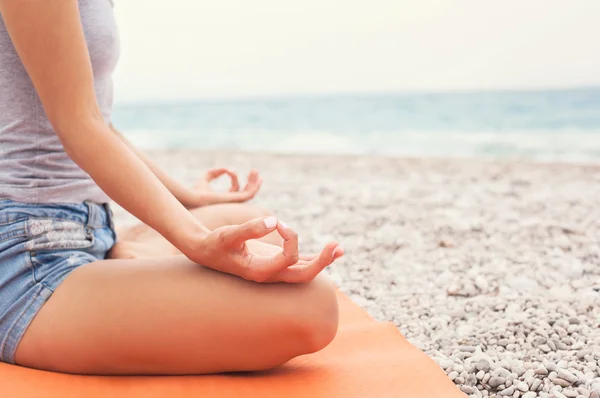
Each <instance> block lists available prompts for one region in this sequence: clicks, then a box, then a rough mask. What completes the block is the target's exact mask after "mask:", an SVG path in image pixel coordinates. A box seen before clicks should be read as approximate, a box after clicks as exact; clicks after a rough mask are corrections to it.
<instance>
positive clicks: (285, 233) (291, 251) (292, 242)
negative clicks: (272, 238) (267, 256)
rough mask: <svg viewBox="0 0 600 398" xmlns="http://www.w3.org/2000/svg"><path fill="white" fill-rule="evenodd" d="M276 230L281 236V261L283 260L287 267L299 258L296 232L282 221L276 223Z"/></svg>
mask: <svg viewBox="0 0 600 398" xmlns="http://www.w3.org/2000/svg"><path fill="white" fill-rule="evenodd" d="M277 232H279V235H280V236H281V237H282V238H283V251H282V252H281V254H280V256H281V257H282V258H281V261H283V262H285V263H286V266H287V267H289V266H290V265H294V264H296V263H297V262H298V260H299V258H300V256H299V253H298V234H297V233H296V232H295V231H294V230H293V229H291V228H290V227H288V226H287V225H286V224H285V223H284V222H282V221H279V222H278V223H277ZM276 260H277V257H276Z"/></svg>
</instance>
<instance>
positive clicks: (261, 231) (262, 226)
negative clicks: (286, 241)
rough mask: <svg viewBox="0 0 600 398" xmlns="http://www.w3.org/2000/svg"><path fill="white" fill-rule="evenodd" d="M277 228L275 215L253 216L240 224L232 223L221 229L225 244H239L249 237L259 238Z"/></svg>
mask: <svg viewBox="0 0 600 398" xmlns="http://www.w3.org/2000/svg"><path fill="white" fill-rule="evenodd" d="M276 229H277V219H276V218H275V217H263V218H255V219H253V220H250V221H247V222H245V223H243V224H240V225H232V226H230V227H228V228H227V229H226V230H225V231H223V240H224V241H225V242H226V243H227V244H241V243H244V242H245V241H247V240H250V239H260V238H262V237H264V236H266V235H268V234H270V233H271V232H273V231H275V230H276Z"/></svg>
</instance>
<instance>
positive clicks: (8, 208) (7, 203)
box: [0, 199, 114, 229]
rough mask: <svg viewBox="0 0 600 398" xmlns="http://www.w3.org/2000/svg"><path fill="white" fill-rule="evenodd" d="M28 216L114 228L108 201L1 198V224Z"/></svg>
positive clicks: (93, 226) (94, 226)
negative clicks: (56, 202) (34, 201)
mask: <svg viewBox="0 0 600 398" xmlns="http://www.w3.org/2000/svg"><path fill="white" fill-rule="evenodd" d="M28 218H47V219H52V220H66V221H75V222H78V223H81V224H85V225H87V226H89V227H92V228H102V227H105V226H109V227H110V228H112V229H114V224H113V213H112V210H111V209H110V205H109V204H108V203H103V204H99V203H92V202H83V203H73V204H71V203H63V204H54V203H23V202H16V201H14V200H11V199H0V225H2V224H10V223H13V222H17V221H19V220H23V219H28Z"/></svg>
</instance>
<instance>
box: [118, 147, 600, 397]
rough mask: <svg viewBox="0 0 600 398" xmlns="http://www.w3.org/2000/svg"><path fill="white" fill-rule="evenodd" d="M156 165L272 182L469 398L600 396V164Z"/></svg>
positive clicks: (363, 300) (350, 287) (369, 297)
mask: <svg viewBox="0 0 600 398" xmlns="http://www.w3.org/2000/svg"><path fill="white" fill-rule="evenodd" d="M151 155H152V156H153V157H154V158H155V159H156V160H158V162H159V163H160V164H162V165H163V166H165V168H166V169H167V170H169V171H170V172H171V173H172V174H173V175H174V176H176V177H177V178H179V179H180V180H182V181H184V182H188V183H190V184H191V183H193V181H194V180H195V179H196V178H198V177H199V176H201V175H202V173H203V171H204V170H206V169H207V168H210V167H223V166H226V167H230V168H232V169H234V170H235V171H237V172H239V173H240V174H244V175H245V174H246V173H247V172H248V171H249V170H250V169H251V168H255V169H257V170H259V171H260V172H261V175H262V176H263V178H264V184H263V187H262V190H261V192H260V193H259V195H258V197H257V198H256V199H255V200H254V201H253V203H256V204H259V205H261V206H264V207H267V208H269V209H271V210H273V211H274V212H275V213H276V214H277V215H278V216H279V218H280V219H282V220H284V221H285V222H286V223H287V224H289V225H290V226H292V227H293V228H295V229H296V230H297V231H298V233H299V235H300V238H301V249H302V250H303V251H305V252H307V253H310V252H314V251H316V250H318V249H319V248H320V247H321V245H322V244H324V243H325V242H326V241H328V240H330V239H337V240H339V241H340V242H341V243H342V244H343V246H344V248H345V249H346V253H347V254H346V257H345V259H344V260H343V261H341V262H340V263H339V264H336V265H334V266H332V267H331V268H330V269H329V270H328V271H327V272H329V273H330V274H331V276H332V278H333V279H334V281H335V282H336V283H337V284H338V285H339V286H340V287H341V289H342V290H343V291H344V292H346V293H347V294H348V295H349V296H350V297H351V298H352V299H353V300H354V301H355V302H356V303H358V304H359V305H361V306H362V307H363V308H365V309H366V310H367V311H368V312H369V313H370V314H371V315H372V316H373V317H375V318H376V319H378V320H384V321H392V322H394V323H395V324H396V325H397V326H398V328H399V329H400V331H401V332H402V333H403V334H404V335H405V336H406V337H407V338H408V339H409V341H411V342H412V343H413V344H414V345H416V346H417V347H419V348H421V349H422V350H424V351H425V352H426V353H427V354H429V355H430V356H431V357H432V358H434V359H435V360H436V361H437V362H438V363H439V364H440V366H441V367H442V368H444V369H445V370H446V372H447V373H448V374H449V377H450V378H452V379H453V380H454V382H455V383H456V384H458V385H459V386H460V387H461V388H462V389H463V391H465V392H466V393H467V394H470V395H471V396H473V397H481V396H496V395H498V396H512V397H526V398H530V397H536V396H540V397H552V396H556V397H561V395H557V394H562V396H567V397H570V396H573V397H576V396H584V397H588V396H592V397H597V396H598V395H595V394H596V392H595V391H594V390H600V373H599V370H600V165H576V164H534V163H528V162H524V161H511V162H509V161H502V162H499V161H484V160H473V159H468V160H467V159H462V160H458V159H454V160H453V159H426V160H420V159H387V158H368V157H341V156H336V157H328V156H296V157H293V156H283V155H266V154H258V153H254V154H242V153H234V152H198V151H173V152H155V153H152V154H151ZM116 215H117V223H120V224H121V225H123V224H129V223H131V222H133V219H132V218H131V217H128V216H127V215H125V214H124V212H122V211H121V210H120V209H116ZM541 367H543V368H544V370H542V369H541ZM561 371H563V373H560V372H561ZM564 372H566V373H564ZM571 376H572V377H571ZM561 377H562V378H561ZM569 378H571V380H566V379H569ZM536 380H539V381H536ZM578 389H579V390H578Z"/></svg>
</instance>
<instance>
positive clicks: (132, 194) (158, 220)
mask: <svg viewBox="0 0 600 398" xmlns="http://www.w3.org/2000/svg"><path fill="white" fill-rule="evenodd" d="M0 13H2V18H3V19H4V23H5V25H6V28H7V30H8V32H9V34H10V37H11V40H12V42H13V43H14V46H15V48H16V50H17V52H18V54H19V57H20V58H21V61H22V62H23V65H24V66H25V69H26V70H27V72H28V74H29V76H30V78H31V80H32V82H33V85H34V86H35V89H36V91H37V93H38V95H39V97H40V99H41V101H42V104H43V106H44V111H45V112H46V115H47V116H48V119H49V120H50V122H51V123H52V126H53V128H54V130H55V132H56V134H57V135H58V137H59V138H60V140H61V142H62V144H63V146H64V148H65V151H66V152H67V154H68V155H69V156H70V157H71V159H73V161H74V162H75V163H77V164H78V165H79V167H81V168H82V169H83V170H85V171H86V172H87V173H88V174H89V175H90V176H91V177H92V178H93V179H94V181H95V182H96V183H97V184H98V185H99V186H100V188H102V190H103V191H104V192H106V194H108V196H110V197H111V198H112V199H113V200H115V201H116V202H117V203H119V204H120V205H121V206H122V207H123V208H124V209H126V210H127V211H129V212H130V213H132V214H133V215H135V216H136V217H138V218H139V219H140V220H141V221H142V222H144V223H146V224H147V225H149V226H150V227H152V228H153V229H155V230H156V231H158V232H159V233H160V234H161V235H163V236H164V237H165V238H166V239H167V240H169V241H170V242H171V243H172V244H173V245H174V246H175V247H177V248H178V249H179V250H180V251H181V252H182V253H183V254H185V255H186V256H187V257H188V258H190V259H191V260H192V261H195V262H196V263H198V264H203V265H205V266H208V267H210V268H213V269H216V270H219V271H222V272H227V273H232V274H235V275H238V276H241V277H243V278H246V279H250V280H255V281H259V282H264V281H269V282H280V281H286V282H306V281H308V280H310V279H312V278H313V277H314V275H316V273H315V272H317V273H318V272H320V270H322V269H323V268H324V267H326V266H328V265H329V264H331V262H333V261H334V260H335V259H336V258H337V257H339V256H341V255H342V254H343V251H342V250H341V249H339V248H338V247H337V243H335V244H329V245H327V246H326V247H325V248H324V249H323V251H322V252H321V254H320V255H319V256H317V257H316V258H314V259H312V260H310V261H304V260H299V253H298V237H297V235H296V233H295V232H294V231H293V230H291V229H290V228H289V227H287V226H284V225H282V224H280V223H278V222H277V220H276V219H274V218H272V217H269V218H266V219H264V220H263V219H256V220H251V221H249V222H247V223H246V224H243V225H239V226H227V227H222V228H219V229H216V230H214V231H212V232H211V231H209V230H208V229H207V228H206V227H205V226H203V225H202V224H201V223H200V222H199V221H197V220H196V219H195V218H194V217H193V216H192V215H191V213H190V212H189V211H188V210H187V209H186V208H185V207H184V206H183V205H182V204H181V203H180V202H179V201H178V200H177V198H176V197H175V196H174V195H173V194H172V193H171V192H170V191H169V190H168V189H167V187H165V185H163V183H162V182H161V181H160V179H159V177H157V176H156V175H155V174H154V173H153V172H152V170H151V169H150V168H149V167H148V166H147V165H146V164H145V163H144V162H143V161H142V160H141V159H140V158H139V157H138V156H137V155H136V153H135V152H134V151H133V150H132V149H131V148H130V147H129V146H128V145H127V144H125V143H124V142H123V141H122V140H121V139H120V138H119V137H118V136H117V135H116V134H114V133H113V132H112V130H111V128H110V126H108V125H107V124H106V123H105V121H104V119H103V117H102V114H101V112H100V109H99V107H98V104H97V102H96V95H95V92H94V81H93V73H92V67H91V62H90V58H89V54H88V50H87V45H86V42H85V38H84V35H83V29H82V27H81V21H80V16H79V8H78V3H77V0H52V1H48V0H0ZM275 230H277V231H278V232H279V233H280V235H281V236H282V237H283V239H284V241H285V242H284V245H283V251H281V250H280V249H279V248H278V247H276V246H271V245H267V244H264V243H262V242H258V241H253V244H252V247H251V248H249V247H248V246H247V245H246V241H247V240H254V239H258V238H261V237H263V236H265V235H267V234H269V233H271V232H273V231H275Z"/></svg>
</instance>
